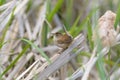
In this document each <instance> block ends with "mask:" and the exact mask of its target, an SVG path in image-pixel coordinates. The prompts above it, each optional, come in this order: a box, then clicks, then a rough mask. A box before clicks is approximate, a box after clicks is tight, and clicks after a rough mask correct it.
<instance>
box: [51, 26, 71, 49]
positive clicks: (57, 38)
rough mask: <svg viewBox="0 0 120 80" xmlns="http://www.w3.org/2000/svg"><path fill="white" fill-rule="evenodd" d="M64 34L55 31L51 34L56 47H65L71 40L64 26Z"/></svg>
mask: <svg viewBox="0 0 120 80" xmlns="http://www.w3.org/2000/svg"><path fill="white" fill-rule="evenodd" d="M64 31H65V34H62V33H60V32H56V33H54V34H53V35H54V36H53V40H54V44H55V45H57V46H58V47H61V48H63V49H66V48H67V47H68V46H69V45H70V43H71V42H72V41H73V38H72V36H71V35H70V34H69V33H68V32H67V31H66V29H65V27H64Z"/></svg>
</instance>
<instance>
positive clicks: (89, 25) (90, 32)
mask: <svg viewBox="0 0 120 80" xmlns="http://www.w3.org/2000/svg"><path fill="white" fill-rule="evenodd" d="M87 32H88V33H87V34H88V41H89V45H90V48H91V50H92V49H93V41H92V25H91V23H90V19H89V18H88V22H87Z"/></svg>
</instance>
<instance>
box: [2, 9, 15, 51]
mask: <svg viewBox="0 0 120 80" xmlns="http://www.w3.org/2000/svg"><path fill="white" fill-rule="evenodd" d="M14 11H15V8H14V9H13V11H12V13H11V15H10V19H9V21H8V23H7V24H6V26H5V28H4V29H3V34H2V37H0V41H1V43H4V38H5V36H6V33H7V31H8V29H9V27H10V25H11V24H12V21H13V19H14ZM1 48H2V46H0V49H1Z"/></svg>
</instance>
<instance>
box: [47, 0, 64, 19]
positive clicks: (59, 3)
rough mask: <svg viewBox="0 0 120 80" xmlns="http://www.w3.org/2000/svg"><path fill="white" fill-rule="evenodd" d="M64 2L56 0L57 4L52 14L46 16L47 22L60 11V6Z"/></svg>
mask: <svg viewBox="0 0 120 80" xmlns="http://www.w3.org/2000/svg"><path fill="white" fill-rule="evenodd" d="M63 1H64V0H58V2H57V3H56V5H55V8H54V9H53V10H52V12H51V13H50V14H49V15H48V17H47V20H48V21H51V20H52V19H53V16H54V15H55V13H56V12H57V11H58V10H59V9H60V7H61V6H62V4H63Z"/></svg>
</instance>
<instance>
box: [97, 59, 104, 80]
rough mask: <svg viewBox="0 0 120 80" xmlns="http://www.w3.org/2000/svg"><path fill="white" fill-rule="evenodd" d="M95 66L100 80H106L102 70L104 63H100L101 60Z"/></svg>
mask: <svg viewBox="0 0 120 80" xmlns="http://www.w3.org/2000/svg"><path fill="white" fill-rule="evenodd" d="M96 65H97V69H98V72H99V75H100V78H101V80H106V75H105V70H104V67H103V65H104V63H103V61H102V58H99V59H98V61H97V64H96Z"/></svg>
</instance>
